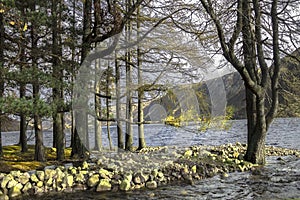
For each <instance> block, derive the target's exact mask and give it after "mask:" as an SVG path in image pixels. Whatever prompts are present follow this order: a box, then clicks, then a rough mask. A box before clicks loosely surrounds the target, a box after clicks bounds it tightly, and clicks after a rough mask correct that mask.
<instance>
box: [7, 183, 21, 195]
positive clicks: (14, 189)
mask: <svg viewBox="0 0 300 200" xmlns="http://www.w3.org/2000/svg"><path fill="white" fill-rule="evenodd" d="M22 188H23V185H22V184H21V183H18V184H16V185H14V186H13V187H12V188H11V189H10V190H9V197H10V198H14V197H17V196H20V195H21V194H22V192H21V189H22Z"/></svg>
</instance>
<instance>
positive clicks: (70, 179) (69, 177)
mask: <svg viewBox="0 0 300 200" xmlns="http://www.w3.org/2000/svg"><path fill="white" fill-rule="evenodd" d="M65 177H66V180H65V182H66V185H67V187H72V185H73V183H74V177H73V176H72V175H67V176H65Z"/></svg>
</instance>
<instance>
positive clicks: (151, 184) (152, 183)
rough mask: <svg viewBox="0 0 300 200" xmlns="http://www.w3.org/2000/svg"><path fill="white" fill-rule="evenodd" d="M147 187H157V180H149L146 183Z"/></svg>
mask: <svg viewBox="0 0 300 200" xmlns="http://www.w3.org/2000/svg"><path fill="white" fill-rule="evenodd" d="M146 187H147V188H149V189H155V188H157V183H156V181H148V182H147V183H146Z"/></svg>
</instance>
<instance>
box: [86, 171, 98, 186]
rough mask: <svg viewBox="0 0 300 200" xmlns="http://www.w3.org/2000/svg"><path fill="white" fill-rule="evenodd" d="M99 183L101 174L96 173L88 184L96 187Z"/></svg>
mask: <svg viewBox="0 0 300 200" xmlns="http://www.w3.org/2000/svg"><path fill="white" fill-rule="evenodd" d="M98 183H99V174H94V175H92V176H91V177H90V178H89V179H88V181H87V185H88V186H89V187H94V186H96V185H97V184H98Z"/></svg>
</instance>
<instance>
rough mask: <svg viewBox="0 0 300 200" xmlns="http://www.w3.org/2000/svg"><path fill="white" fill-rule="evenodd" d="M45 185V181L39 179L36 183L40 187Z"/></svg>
mask: <svg viewBox="0 0 300 200" xmlns="http://www.w3.org/2000/svg"><path fill="white" fill-rule="evenodd" d="M43 185H44V182H43V181H38V182H37V183H36V186H37V187H39V188H41V187H43Z"/></svg>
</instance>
